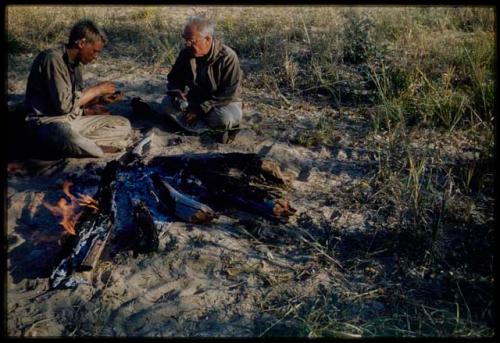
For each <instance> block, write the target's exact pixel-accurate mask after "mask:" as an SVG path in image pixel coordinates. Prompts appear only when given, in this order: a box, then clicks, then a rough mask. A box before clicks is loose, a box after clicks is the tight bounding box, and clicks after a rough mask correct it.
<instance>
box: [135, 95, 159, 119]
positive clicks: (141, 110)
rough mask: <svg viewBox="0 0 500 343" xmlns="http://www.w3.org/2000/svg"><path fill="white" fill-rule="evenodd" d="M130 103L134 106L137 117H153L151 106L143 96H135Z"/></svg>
mask: <svg viewBox="0 0 500 343" xmlns="http://www.w3.org/2000/svg"><path fill="white" fill-rule="evenodd" d="M130 105H131V106H132V114H133V115H134V117H136V118H137V119H152V118H153V117H154V116H153V111H152V110H151V107H149V105H148V104H146V103H145V102H144V101H142V100H141V98H133V99H132V101H131V102H130Z"/></svg>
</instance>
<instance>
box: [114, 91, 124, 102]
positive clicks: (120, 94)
mask: <svg viewBox="0 0 500 343" xmlns="http://www.w3.org/2000/svg"><path fill="white" fill-rule="evenodd" d="M124 96H125V95H124V94H123V92H121V91H116V92H114V93H113V94H111V99H113V100H115V101H116V100H121V99H123V97H124Z"/></svg>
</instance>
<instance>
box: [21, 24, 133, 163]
mask: <svg viewBox="0 0 500 343" xmlns="http://www.w3.org/2000/svg"><path fill="white" fill-rule="evenodd" d="M106 42H107V38H106V35H105V33H104V32H103V31H102V30H100V29H99V28H98V27H97V26H96V25H95V24H94V23H93V22H92V21H90V20H82V21H79V22H77V23H76V24H75V25H74V26H73V28H72V29H71V32H70V35H69V41H68V44H61V45H59V46H57V47H54V48H51V49H47V50H44V51H42V52H40V53H39V54H38V56H37V57H36V58H35V60H34V62H33V64H32V67H31V72H30V75H29V77H28V83H27V87H26V97H25V102H24V105H25V110H26V114H27V116H26V122H27V127H28V130H29V131H30V133H31V134H32V136H33V139H34V141H35V143H36V146H37V147H38V148H39V149H41V150H43V151H44V152H49V153H50V154H51V155H58V156H61V155H62V156H77V157H101V156H103V154H104V151H105V150H108V148H111V149H113V148H114V149H120V148H123V147H125V146H126V145H127V144H128V138H129V136H130V133H131V126H130V122H129V121H128V119H126V118H124V117H121V116H114V115H109V112H108V111H107V110H106V109H105V108H104V107H103V106H102V105H103V104H109V103H111V102H113V101H115V100H116V99H117V97H116V94H115V91H116V87H115V85H114V83H113V82H110V81H106V82H101V83H99V84H97V85H95V86H92V87H88V88H84V87H83V78H82V65H86V64H89V63H91V62H92V61H94V60H95V59H96V58H97V57H98V56H99V54H100V53H101V51H102V49H103V48H104V46H105V44H106ZM118 98H119V97H118Z"/></svg>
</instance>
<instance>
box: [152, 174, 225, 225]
mask: <svg viewBox="0 0 500 343" xmlns="http://www.w3.org/2000/svg"><path fill="white" fill-rule="evenodd" d="M151 179H152V180H153V184H154V185H155V187H156V188H157V190H158V193H159V194H158V195H159V197H158V198H159V199H160V202H161V203H162V205H163V206H164V208H165V210H166V211H167V212H168V213H170V214H172V215H174V216H176V217H178V218H180V219H182V220H184V221H187V222H189V223H204V224H208V223H209V222H211V221H212V219H214V217H215V212H214V211H213V210H212V209H211V208H210V207H208V206H207V205H204V204H202V203H200V202H198V201H196V200H194V199H192V198H190V197H188V196H186V195H184V194H182V193H181V192H179V191H177V190H176V189H175V188H174V187H172V186H171V185H170V184H169V183H168V182H166V181H163V180H162V179H161V177H160V175H159V174H157V173H155V174H153V175H152V177H151Z"/></svg>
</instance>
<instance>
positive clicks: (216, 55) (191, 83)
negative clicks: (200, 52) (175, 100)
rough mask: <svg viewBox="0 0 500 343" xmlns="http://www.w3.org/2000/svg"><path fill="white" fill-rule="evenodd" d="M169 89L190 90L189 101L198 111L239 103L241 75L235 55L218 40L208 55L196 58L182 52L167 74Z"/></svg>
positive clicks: (208, 110)
mask: <svg viewBox="0 0 500 343" xmlns="http://www.w3.org/2000/svg"><path fill="white" fill-rule="evenodd" d="M167 78H168V89H169V90H173V89H180V90H182V91H184V87H185V86H188V87H189V93H188V96H187V98H188V101H189V102H190V103H196V104H199V107H200V109H201V111H203V112H204V113H208V112H210V110H212V108H214V107H215V106H221V105H227V104H229V103H230V102H236V101H241V98H240V96H241V80H242V78H243V73H242V71H241V68H240V62H239V60H238V56H237V55H236V53H235V52H234V51H233V50H232V49H231V48H229V47H228V46H226V45H224V44H222V42H220V41H219V40H217V39H214V40H213V43H212V47H211V48H210V51H209V52H208V54H207V55H206V56H204V57H202V58H196V57H194V56H193V55H192V53H191V51H189V49H183V50H182V51H181V52H180V53H179V56H178V57H177V60H176V61H175V64H174V66H173V67H172V70H171V71H170V73H169V74H168V77H167Z"/></svg>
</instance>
